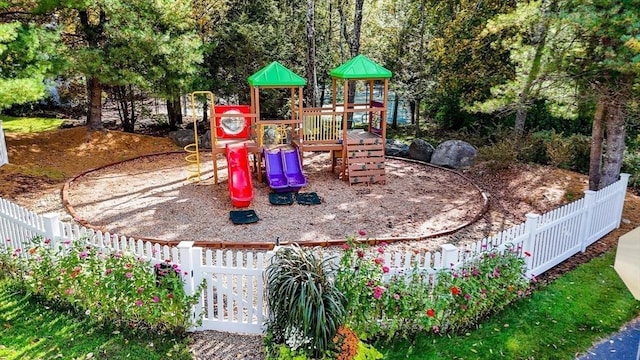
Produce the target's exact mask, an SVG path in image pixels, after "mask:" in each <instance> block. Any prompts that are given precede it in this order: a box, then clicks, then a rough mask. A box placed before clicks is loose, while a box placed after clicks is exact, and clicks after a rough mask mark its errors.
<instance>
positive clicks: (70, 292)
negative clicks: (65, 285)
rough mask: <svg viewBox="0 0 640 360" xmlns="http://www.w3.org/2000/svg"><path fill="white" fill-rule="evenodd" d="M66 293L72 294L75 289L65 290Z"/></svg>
mask: <svg viewBox="0 0 640 360" xmlns="http://www.w3.org/2000/svg"><path fill="white" fill-rule="evenodd" d="M64 293H65V294H67V295H71V294H73V289H71V288H69V289H67V290H65V291H64Z"/></svg>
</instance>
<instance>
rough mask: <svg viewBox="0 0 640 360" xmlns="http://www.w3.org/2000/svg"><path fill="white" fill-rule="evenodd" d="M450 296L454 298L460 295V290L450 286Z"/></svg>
mask: <svg viewBox="0 0 640 360" xmlns="http://www.w3.org/2000/svg"><path fill="white" fill-rule="evenodd" d="M451 294H452V295H453V296H456V295H458V294H460V288H458V287H456V286H452V287H451Z"/></svg>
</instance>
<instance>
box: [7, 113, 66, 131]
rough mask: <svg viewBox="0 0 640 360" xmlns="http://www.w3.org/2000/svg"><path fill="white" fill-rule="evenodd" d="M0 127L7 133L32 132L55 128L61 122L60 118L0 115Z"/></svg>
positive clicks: (58, 126) (57, 127)
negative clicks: (0, 124)
mask: <svg viewBox="0 0 640 360" xmlns="http://www.w3.org/2000/svg"><path fill="white" fill-rule="evenodd" d="M0 120H2V128H3V129H4V131H6V132H8V133H33V132H42V131H49V130H57V129H59V128H60V124H62V121H63V120H61V119H51V118H39V117H38V118H32V117H13V116H6V115H0Z"/></svg>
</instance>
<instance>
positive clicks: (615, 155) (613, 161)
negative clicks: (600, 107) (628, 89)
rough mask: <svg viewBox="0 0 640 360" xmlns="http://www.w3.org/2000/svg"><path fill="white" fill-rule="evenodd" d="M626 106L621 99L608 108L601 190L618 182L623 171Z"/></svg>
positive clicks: (610, 104)
mask: <svg viewBox="0 0 640 360" xmlns="http://www.w3.org/2000/svg"><path fill="white" fill-rule="evenodd" d="M624 106H625V101H624V100H623V99H621V98H618V99H617V100H616V101H613V102H610V103H609V104H608V106H607V116H606V119H607V147H606V151H605V154H604V161H603V164H602V175H601V177H600V189H602V188H604V187H606V186H609V185H611V184H613V183H614V182H616V181H618V176H619V175H620V170H621V169H622V159H623V157H624V147H625V142H624V140H625V135H626V130H625V124H624Z"/></svg>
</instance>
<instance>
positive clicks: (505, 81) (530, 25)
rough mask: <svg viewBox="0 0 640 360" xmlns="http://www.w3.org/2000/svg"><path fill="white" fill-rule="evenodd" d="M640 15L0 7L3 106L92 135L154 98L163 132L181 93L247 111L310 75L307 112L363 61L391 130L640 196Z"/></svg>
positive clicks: (215, 3) (134, 1)
mask: <svg viewBox="0 0 640 360" xmlns="http://www.w3.org/2000/svg"><path fill="white" fill-rule="evenodd" d="M639 8H640V1H637V0H629V1H608V0H593V1H574V0H539V1H515V0H514V1H497V0H490V1H479V0H476V1H466V0H455V1H435V0H417V1H416V0H367V1H365V0H324V1H316V0H306V1H290V0H287V1H276V0H256V1H241V0H210V1H201V0H97V1H87V0H11V1H6V0H4V1H3V0H0V111H2V112H3V113H5V114H15V115H21V114H25V113H30V112H31V113H32V112H34V111H40V110H42V109H43V108H44V109H49V110H50V109H52V108H55V109H58V110H64V111H65V112H66V113H67V114H68V113H73V112H76V113H82V114H83V116H86V126H87V127H88V128H89V129H90V130H100V129H102V127H103V121H102V111H103V107H104V104H105V102H107V101H111V102H112V103H114V104H116V105H117V109H118V113H119V116H120V123H121V124H122V129H123V130H124V131H129V132H133V131H134V130H135V124H136V121H138V120H139V119H140V118H142V117H145V116H149V111H148V108H147V107H146V105H145V100H146V99H151V98H153V99H163V100H164V101H165V102H166V107H167V113H168V115H167V116H166V118H161V119H158V121H159V122H161V123H163V124H165V125H166V127H167V128H168V129H174V128H177V127H179V126H180V124H181V123H182V122H183V120H182V110H181V106H182V105H181V103H180V97H181V96H182V95H184V94H186V93H189V92H191V91H194V90H210V91H212V92H214V93H215V94H216V96H217V97H218V98H220V99H223V100H225V101H228V102H230V103H236V102H238V103H246V102H248V100H249V99H248V97H249V89H248V83H247V80H246V79H247V77H248V76H249V75H251V74H252V73H253V72H255V71H256V70H258V69H259V68H261V67H262V66H264V65H266V64H268V63H270V62H271V61H274V60H277V61H280V62H281V63H283V64H285V65H286V66H287V67H289V68H290V69H292V70H293V71H294V72H297V73H299V74H302V75H303V76H305V77H306V78H307V86H306V87H305V105H306V106H321V105H322V103H323V99H325V98H327V91H329V87H328V86H326V85H328V84H329V82H330V78H329V70H330V69H332V68H334V67H336V66H338V65H340V64H342V63H344V62H345V61H347V60H348V59H350V58H351V57H353V56H355V55H357V54H360V53H362V54H365V55H367V56H368V57H370V58H372V59H374V60H375V61H377V62H379V63H380V64H382V65H383V66H385V67H387V68H388V69H390V70H391V71H392V72H393V74H394V76H393V79H392V81H391V86H392V91H393V94H394V96H395V97H396V98H395V100H396V101H395V104H398V103H399V101H398V99H399V98H402V99H404V100H406V101H407V102H408V103H409V109H410V111H409V113H410V125H409V126H405V127H400V126H399V125H398V124H397V121H396V119H397V117H395V116H394V117H393V119H394V120H393V121H392V123H391V124H390V125H391V127H392V129H394V130H397V135H398V136H400V135H401V134H403V133H404V134H405V135H406V134H407V133H408V134H409V136H411V137H424V138H429V137H438V136H441V134H442V133H443V132H450V131H455V132H456V133H457V137H463V138H464V139H465V140H468V141H470V142H472V143H474V145H476V146H478V147H480V146H487V147H486V149H487V150H485V151H483V152H481V154H482V155H483V156H484V157H485V159H487V160H490V161H494V162H495V163H496V164H498V166H500V165H501V164H508V163H509V162H511V161H527V162H539V163H550V164H552V165H556V166H561V167H566V168H570V169H572V170H577V171H581V172H588V173H589V179H590V185H589V186H590V188H591V189H599V188H602V187H604V186H606V185H608V184H610V183H612V182H614V181H615V180H616V179H617V177H618V174H619V173H620V171H621V169H622V167H623V165H624V167H625V171H628V172H631V173H632V174H634V175H635V176H634V178H632V181H631V184H632V185H635V186H639V184H640V180H638V176H637V174H638V173H639V172H640V155H639V153H638V149H639V148H640V137H639V136H638V133H639V132H640V131H639V130H640V129H639V128H640V126H639V122H638V113H639V108H638V95H639V94H640V91H639V88H638V85H639V84H638V76H637V75H638V73H639V72H640V33H639V32H640V30H639V29H640V26H639V24H640V13H639V11H638V10H637V9H639ZM52 88H55V89H56V90H55V91H53V92H52V91H51V89H52ZM354 89H355V88H354ZM265 96H266V99H264V100H263V101H264V106H263V111H264V112H265V113H266V114H267V116H270V115H271V116H279V115H282V114H281V113H282V112H284V111H285V110H284V109H286V104H284V103H283V101H284V100H283V99H286V97H283V96H281V95H280V94H279V93H278V92H277V91H273V92H267V93H266V95H265ZM348 96H349V97H350V98H352V96H353V94H348ZM47 97H48V100H45V101H43V100H41V99H43V98H45V99H47ZM389 110H390V111H391V112H393V113H396V112H397V108H394V109H389ZM205 114H206V113H205ZM204 120H205V122H206V118H205V119H204ZM540 149H542V150H543V151H538V150H540ZM587 159H588V160H587Z"/></svg>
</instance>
